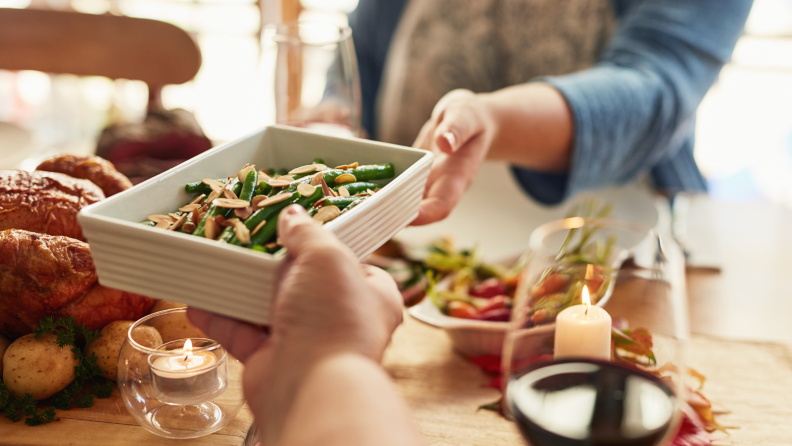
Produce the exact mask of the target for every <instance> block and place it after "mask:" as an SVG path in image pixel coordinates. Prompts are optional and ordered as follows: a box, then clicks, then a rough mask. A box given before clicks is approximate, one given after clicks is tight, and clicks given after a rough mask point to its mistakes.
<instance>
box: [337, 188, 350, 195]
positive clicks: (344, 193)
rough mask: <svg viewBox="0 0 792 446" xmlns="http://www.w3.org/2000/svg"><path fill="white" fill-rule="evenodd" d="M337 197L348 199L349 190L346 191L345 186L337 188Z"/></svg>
mask: <svg viewBox="0 0 792 446" xmlns="http://www.w3.org/2000/svg"><path fill="white" fill-rule="evenodd" d="M338 195H340V196H342V197H348V196H349V189H347V188H346V186H341V187H339V188H338Z"/></svg>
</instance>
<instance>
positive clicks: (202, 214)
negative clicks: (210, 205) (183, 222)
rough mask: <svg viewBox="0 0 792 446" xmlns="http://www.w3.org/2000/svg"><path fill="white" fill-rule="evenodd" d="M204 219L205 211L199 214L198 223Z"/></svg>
mask: <svg viewBox="0 0 792 446" xmlns="http://www.w3.org/2000/svg"><path fill="white" fill-rule="evenodd" d="M204 218H206V211H203V212H201V214H200V215H199V216H198V221H201V220H203V219H204Z"/></svg>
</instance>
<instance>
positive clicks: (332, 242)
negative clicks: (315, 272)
mask: <svg viewBox="0 0 792 446" xmlns="http://www.w3.org/2000/svg"><path fill="white" fill-rule="evenodd" d="M278 238H279V239H280V240H281V244H282V245H283V246H284V247H285V248H286V249H287V252H288V253H289V255H290V256H292V257H295V258H297V257H301V256H306V255H309V254H311V253H314V252H318V251H327V250H338V251H344V252H347V250H346V248H345V247H344V245H342V244H341V242H340V241H338V239H337V238H335V236H334V235H333V234H331V233H329V232H327V231H325V230H324V229H322V226H321V225H319V224H318V223H317V222H315V221H314V220H312V219H311V218H310V217H309V216H308V214H307V213H306V212H305V209H303V208H302V206H300V205H297V204H293V205H291V206H289V207H287V208H286V209H284V210H283V211H282V212H281V213H280V215H279V216H278Z"/></svg>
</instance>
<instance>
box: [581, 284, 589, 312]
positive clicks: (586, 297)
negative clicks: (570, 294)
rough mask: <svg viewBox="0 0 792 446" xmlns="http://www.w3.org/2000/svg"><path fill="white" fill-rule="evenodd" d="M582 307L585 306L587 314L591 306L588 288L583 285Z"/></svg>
mask: <svg viewBox="0 0 792 446" xmlns="http://www.w3.org/2000/svg"><path fill="white" fill-rule="evenodd" d="M582 300H583V305H585V306H586V312H588V309H589V307H590V306H591V298H590V297H589V290H588V286H586V285H583V297H582Z"/></svg>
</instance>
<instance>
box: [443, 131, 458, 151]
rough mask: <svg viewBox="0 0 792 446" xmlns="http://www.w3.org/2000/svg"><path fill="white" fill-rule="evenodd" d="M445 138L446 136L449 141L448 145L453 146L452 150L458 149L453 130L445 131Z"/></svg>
mask: <svg viewBox="0 0 792 446" xmlns="http://www.w3.org/2000/svg"><path fill="white" fill-rule="evenodd" d="M443 138H445V139H446V141H448V145H449V146H451V150H452V151H456V149H457V139H456V136H454V134H453V133H451V132H445V133H443Z"/></svg>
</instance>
